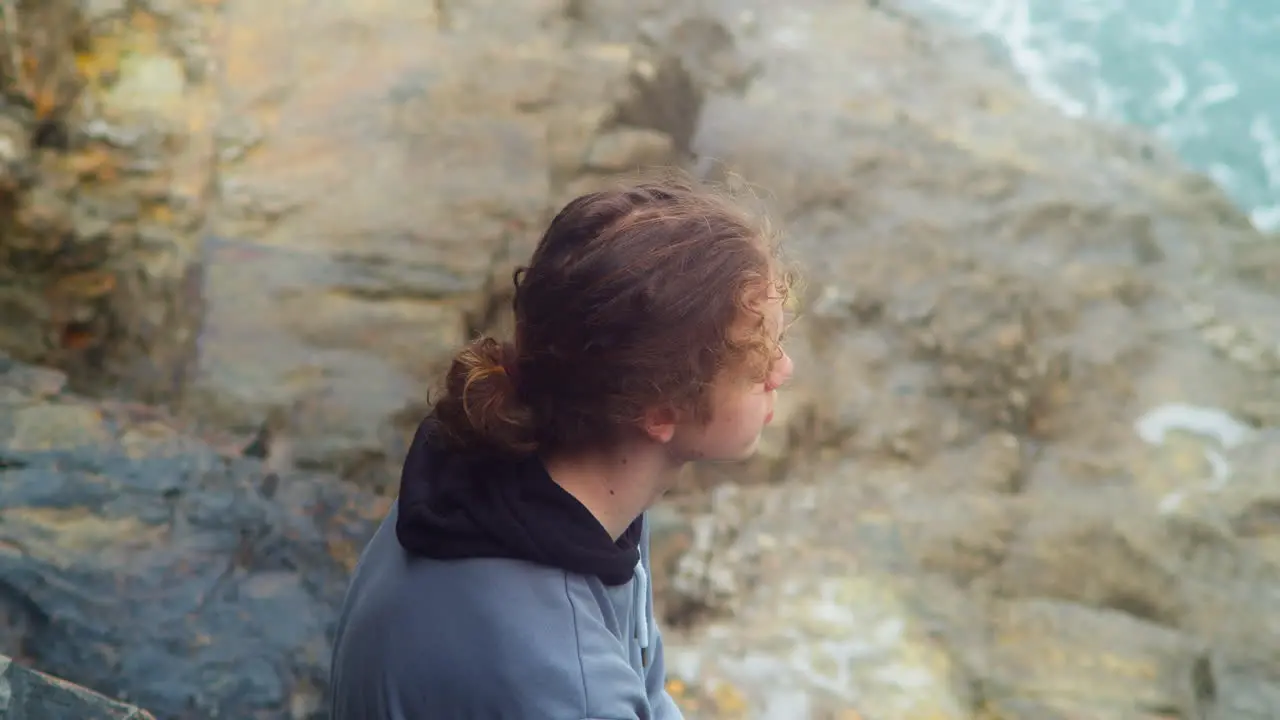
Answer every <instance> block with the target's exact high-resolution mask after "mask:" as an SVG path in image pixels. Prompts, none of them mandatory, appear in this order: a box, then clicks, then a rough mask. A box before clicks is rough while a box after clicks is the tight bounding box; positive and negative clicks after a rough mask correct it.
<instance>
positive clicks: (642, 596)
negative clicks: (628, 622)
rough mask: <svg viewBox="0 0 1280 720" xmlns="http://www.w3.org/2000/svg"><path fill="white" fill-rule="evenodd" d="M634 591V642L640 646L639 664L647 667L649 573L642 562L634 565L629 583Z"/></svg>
mask: <svg viewBox="0 0 1280 720" xmlns="http://www.w3.org/2000/svg"><path fill="white" fill-rule="evenodd" d="M631 587H632V588H633V589H634V590H635V592H634V594H633V595H632V598H633V600H632V603H633V606H634V607H635V609H636V610H635V611H636V640H637V641H638V642H639V644H640V664H641V665H642V666H643V667H649V573H647V572H645V569H644V562H643V561H641V562H638V563H636V576H635V579H634V580H633V581H632V583H631Z"/></svg>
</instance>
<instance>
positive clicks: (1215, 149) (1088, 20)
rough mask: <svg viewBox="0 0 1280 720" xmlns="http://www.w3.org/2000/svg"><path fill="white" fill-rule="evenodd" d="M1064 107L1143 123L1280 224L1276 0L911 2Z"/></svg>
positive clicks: (1260, 219) (1255, 214)
mask: <svg viewBox="0 0 1280 720" xmlns="http://www.w3.org/2000/svg"><path fill="white" fill-rule="evenodd" d="M921 1H922V2H923V3H924V5H925V6H926V7H931V8H933V9H936V10H938V11H941V12H942V13H943V14H944V15H945V16H948V17H950V18H952V19H954V20H958V21H959V22H960V23H961V24H962V25H964V26H966V27H968V28H971V29H972V30H974V31H976V32H979V33H981V34H982V35H983V36H984V37H985V38H986V39H988V40H991V41H993V42H994V43H995V44H996V45H997V46H998V48H999V49H1000V50H1001V51H1002V52H1004V53H1005V54H1006V55H1007V56H1008V59H1009V60H1010V61H1011V62H1012V64H1013V65H1014V66H1015V67H1016V68H1017V69H1018V71H1019V72H1020V73H1021V74H1022V75H1023V77H1024V78H1025V79H1026V82H1027V83H1028V85H1029V86H1030V87H1031V89H1032V90H1033V91H1034V92H1036V93H1037V94H1038V95H1040V96H1041V97H1042V98H1044V99H1045V100H1048V101H1049V102H1051V103H1053V104H1055V105H1056V106H1058V107H1059V108H1060V109H1061V110H1062V111H1063V112H1065V113H1067V114H1069V115H1074V116H1084V115H1088V116H1093V117H1098V118H1102V119H1105V120H1111V121H1120V122H1126V123H1132V124H1136V125H1140V126H1144V127H1147V128H1149V129H1150V130H1152V131H1153V132H1154V133H1155V134H1156V135H1158V136H1159V137H1160V138H1162V139H1163V141H1164V142H1166V143H1167V144H1168V145H1169V146H1170V147H1172V148H1173V149H1174V150H1175V151H1177V152H1178V153H1179V154H1180V155H1181V156H1182V158H1183V159H1184V160H1186V161H1187V162H1188V163H1189V164H1190V165H1192V166H1193V167H1195V168H1197V169H1199V170H1201V171H1203V172H1205V173H1206V174H1208V175H1209V176H1210V177H1212V178H1213V179H1214V180H1215V181H1216V182H1217V183H1218V184H1219V185H1220V186H1221V187H1222V188H1223V189H1224V190H1225V191H1226V192H1227V194H1228V195H1230V196H1231V197H1232V198H1233V199H1234V200H1235V201H1236V202H1237V203H1238V204H1239V205H1240V206H1241V207H1243V208H1244V209H1245V210H1247V211H1248V212H1249V214H1250V217H1251V218H1252V219H1253V222H1254V225H1256V226H1257V227H1259V228H1260V229H1263V230H1280V0H921Z"/></svg>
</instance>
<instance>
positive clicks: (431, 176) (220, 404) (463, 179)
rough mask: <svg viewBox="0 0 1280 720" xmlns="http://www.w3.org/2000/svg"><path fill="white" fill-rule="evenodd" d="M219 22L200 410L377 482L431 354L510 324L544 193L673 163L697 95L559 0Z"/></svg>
mask: <svg viewBox="0 0 1280 720" xmlns="http://www.w3.org/2000/svg"><path fill="white" fill-rule="evenodd" d="M226 13H227V43H228V45H227V47H228V54H227V67H226V86H227V87H228V88H229V90H228V94H227V96H226V98H225V107H226V119H225V121H224V122H223V123H222V124H221V125H220V128H219V147H220V154H219V157H220V160H221V171H220V187H221V194H222V204H221V210H220V212H219V214H218V217H217V222H216V224H215V230H216V235H217V237H216V239H215V240H214V241H213V242H211V243H210V245H209V250H208V263H209V277H208V283H207V297H208V301H209V316H208V324H207V329H206V335H205V339H204V342H203V352H202V356H201V374H200V378H199V380H198V382H197V383H196V386H195V393H194V394H195V397H196V400H195V402H194V403H193V405H194V406H195V407H194V409H195V410H196V412H197V413H198V414H199V415H200V416H202V417H205V418H212V419H215V420H216V421H217V422H218V423H220V424H230V425H236V426H243V427H248V426H252V425H255V424H257V423H259V422H261V420H262V418H263V417H264V416H266V415H268V414H271V413H273V412H275V413H277V414H278V415H280V416H281V417H282V420H283V424H284V425H285V426H287V427H288V430H289V432H290V433H291V434H292V435H293V436H294V437H295V438H296V439H297V442H296V444H295V447H294V451H295V456H296V459H297V460H298V462H300V463H303V464H309V465H323V466H326V467H333V468H336V469H338V470H339V471H341V472H343V473H344V474H345V475H347V476H349V477H354V478H360V477H364V476H368V475H373V476H377V477H381V476H385V475H386V467H385V466H384V465H383V464H382V461H383V460H384V459H386V458H390V459H391V460H392V461H393V462H395V463H398V462H399V459H400V457H402V452H403V449H404V448H403V445H402V442H403V441H404V440H405V439H406V435H405V431H406V429H407V428H406V422H405V421H404V419H405V418H407V422H408V423H409V424H416V421H417V419H418V417H417V414H416V413H417V411H418V410H419V409H421V407H422V404H423V400H424V399H425V397H426V394H427V390H428V388H429V385H430V383H432V382H433V381H434V380H435V379H436V373H438V372H439V371H440V370H441V369H442V368H443V366H444V365H443V363H445V362H447V360H448V359H449V357H450V356H451V354H452V352H453V351H454V350H455V349H456V348H457V347H458V346H459V345H460V344H461V343H463V342H464V341H465V340H466V339H467V338H468V337H469V335H470V334H471V333H472V332H473V331H475V330H477V329H480V328H483V327H486V326H488V325H490V324H491V323H493V322H497V321H500V320H501V319H502V314H501V311H502V310H503V309H505V304H506V302H507V298H508V293H507V290H508V289H509V287H510V283H511V271H512V269H513V268H514V264H515V263H516V262H518V261H520V260H522V259H523V258H525V257H527V256H528V254H529V253H530V252H531V250H532V246H533V243H534V242H536V240H537V234H538V231H539V225H541V224H542V223H544V222H545V221H547V220H549V219H550V214H551V213H553V212H554V211H555V210H556V209H557V208H556V207H555V205H556V204H557V203H559V202H561V201H562V200H563V199H565V194H566V193H570V192H574V191H576V190H580V189H582V188H585V187H587V186H589V185H590V184H591V183H593V182H599V181H600V179H601V178H603V177H606V176H608V175H609V174H611V173H616V172H618V171H626V170H631V169H634V168H638V167H642V166H647V165H660V164H666V163H670V162H672V161H673V160H675V159H676V158H678V156H679V151H680V147H679V144H680V142H681V141H682V140H683V141H687V139H688V135H689V132H690V130H691V128H690V127H688V126H687V124H688V121H689V120H690V119H691V118H692V117H694V115H693V114H692V109H696V104H697V101H698V98H697V97H694V96H691V95H689V94H688V92H691V91H692V90H691V86H689V87H685V90H686V91H687V92H686V93H685V94H681V93H680V92H679V88H681V87H684V86H688V82H687V78H686V79H685V82H684V86H682V85H681V78H682V77H684V76H683V75H681V73H680V72H679V69H678V68H674V69H673V68H670V67H665V66H660V65H654V64H653V63H649V61H648V59H647V58H646V57H645V55H644V54H643V53H642V52H641V51H639V50H638V49H637V48H635V47H632V46H630V45H626V44H618V43H607V42H578V41H577V40H576V39H575V38H573V37H572V32H571V31H572V23H571V22H570V21H569V19H568V17H567V15H566V12H565V8H564V7H562V4H561V3H557V2H539V1H535V2H518V3H492V2H449V3H422V2H417V0H376V1H374V2H366V1H365V0H360V1H359V2H356V1H355V0H326V1H325V2H321V3H314V2H306V3H303V2H278V3H260V2H256V1H253V0H231V1H230V2H228V3H227V9H226ZM530 28H535V29H536V31H533V32H531V31H530ZM300 38H305V41H301V42H300V41H299V39H300ZM646 63H648V64H646ZM266 68H277V69H275V70H272V71H270V72H264V69H266ZM658 87H661V90H662V93H661V94H658V93H657V89H656V88H658ZM673 88H674V89H673ZM655 97H656V98H657V100H659V101H662V102H667V103H668V104H670V103H671V102H675V103H676V105H677V106H680V110H681V112H675V111H673V113H674V114H672V113H667V114H663V113H661V112H657V111H656V110H655V108H658V107H659V105H658V104H657V103H656V102H649V100H650V99H651V98H655ZM684 106H691V107H692V109H691V108H686V107H684ZM635 108H645V109H647V110H649V112H648V114H643V113H640V112H638V111H637V110H636V109H635ZM672 118H673V119H672ZM681 122H683V123H685V126H683V128H682V127H677V125H678V124H679V123H681ZM673 123H675V125H673ZM679 133H683V137H680V136H678V134H679ZM370 471H372V472H370Z"/></svg>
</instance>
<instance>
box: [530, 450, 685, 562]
mask: <svg viewBox="0 0 1280 720" xmlns="http://www.w3.org/2000/svg"><path fill="white" fill-rule="evenodd" d="M544 465H545V466H546V468H547V473H548V474H550V475H551V479H552V480H554V481H555V482H556V484H558V485H559V486H560V487H562V488H564V490H565V492H568V493H569V494H570V495H572V496H573V497H574V498H575V499H577V501H578V502H580V503H582V504H583V506H584V507H586V508H587V510H589V511H590V512H591V514H592V515H594V516H595V518H596V520H598V521H599V522H600V524H601V525H603V526H604V529H605V530H606V531H608V533H609V536H610V537H612V538H613V539H614V540H617V539H618V538H619V537H621V535H622V533H623V532H624V531H625V530H626V529H627V528H628V527H630V525H631V523H633V522H635V520H636V518H638V517H640V514H641V513H643V512H644V511H645V510H647V509H648V508H649V506H650V505H652V504H653V503H654V502H656V501H657V500H658V498H660V497H662V494H663V493H664V492H666V491H667V489H668V488H670V487H671V485H672V484H673V482H674V480H675V476H676V474H677V473H679V471H680V464H678V463H674V462H672V461H671V460H670V458H668V457H667V455H666V453H665V452H663V451H662V449H661V448H658V447H648V446H639V445H636V446H629V447H623V448H620V449H618V450H615V451H612V452H607V453H584V454H578V455H569V456H551V457H547V458H545V459H544Z"/></svg>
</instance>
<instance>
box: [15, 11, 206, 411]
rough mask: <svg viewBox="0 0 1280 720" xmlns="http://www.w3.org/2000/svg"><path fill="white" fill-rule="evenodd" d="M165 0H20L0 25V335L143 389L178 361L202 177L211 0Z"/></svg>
mask: <svg viewBox="0 0 1280 720" xmlns="http://www.w3.org/2000/svg"><path fill="white" fill-rule="evenodd" d="M173 5H174V3H165V2H147V1H145V0H144V1H143V2H130V3H121V2H116V3H111V2H107V3H95V2H81V1H80V0H20V1H17V2H12V3H8V4H6V6H5V12H6V18H5V33H4V35H3V36H2V37H0V46H3V47H2V50H3V52H0V55H3V57H4V58H5V62H4V64H3V73H2V74H0V93H2V94H3V97H4V103H3V108H2V109H0V350H3V351H8V352H9V353H11V354H12V355H14V357H17V358H21V359H24V360H27V361H30V362H39V363H43V364H48V365H54V366H58V367H62V368H64V369H66V370H67V372H68V373H69V376H70V378H71V380H72V383H73V384H74V385H75V386H76V387H77V388H81V389H87V390H93V391H105V390H110V391H117V392H120V393H123V394H126V395H129V396H132V397H135V398H145V399H150V400H169V399H172V398H173V397H175V396H176V395H177V394H179V393H180V392H181V390H182V389H183V387H184V385H185V383H186V382H187V381H188V380H189V379H190V376H191V373H192V369H193V368H192V366H193V363H194V360H195V343H196V336H197V333H198V331H199V325H200V319H201V313H202V299H201V295H200V279H201V273H200V232H201V226H202V224H203V222H204V218H205V213H206V210H207V207H208V202H209V199H210V193H211V190H212V189H213V168H214V163H213V160H214V143H213V135H212V124H213V121H214V119H215V112H216V105H215V104H214V103H215V101H216V99H217V98H216V95H215V94H214V93H213V92H212V87H213V86H212V77H210V74H209V73H210V70H211V67H210V65H209V63H210V60H211V57H210V48H209V43H210V36H211V34H212V33H213V32H214V30H215V25H214V23H213V20H212V5H210V6H209V7H201V6H199V4H196V3H192V4H191V7H184V8H183V9H182V11H181V12H176V11H175V12H171V11H170V8H171V7H172V6H173ZM9 13H12V14H13V15H14V17H12V18H11V17H8V14H9Z"/></svg>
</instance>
